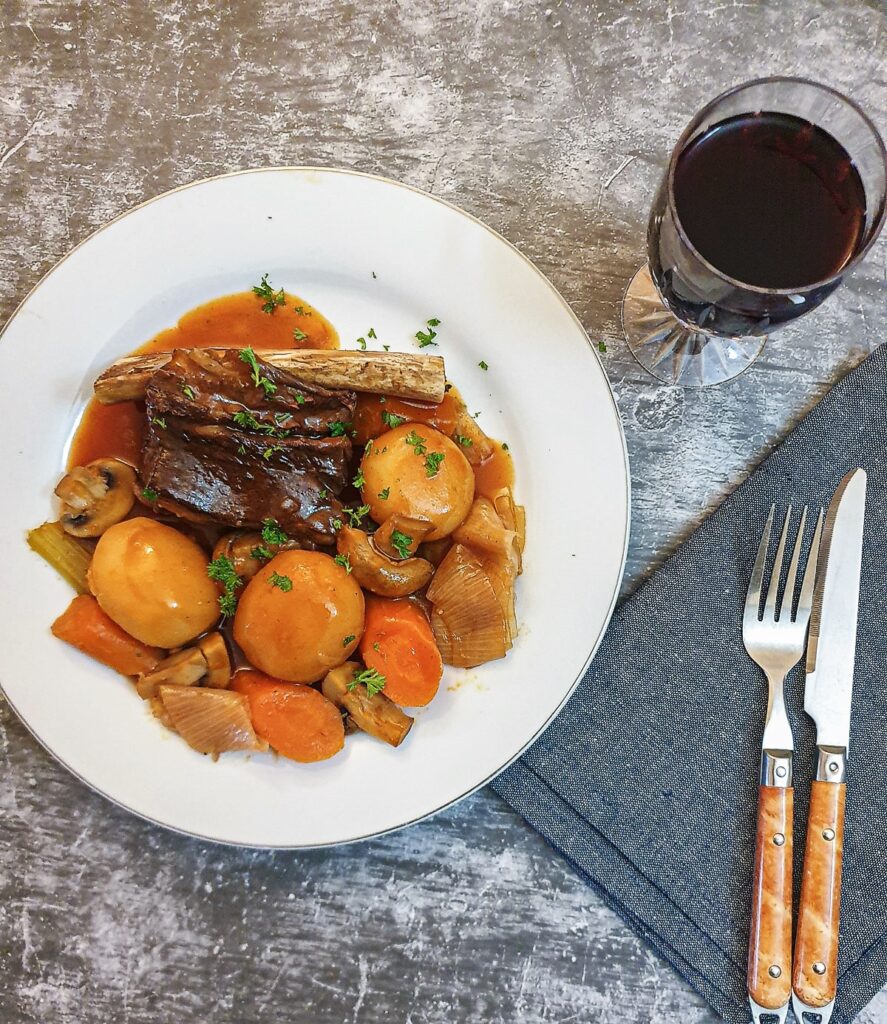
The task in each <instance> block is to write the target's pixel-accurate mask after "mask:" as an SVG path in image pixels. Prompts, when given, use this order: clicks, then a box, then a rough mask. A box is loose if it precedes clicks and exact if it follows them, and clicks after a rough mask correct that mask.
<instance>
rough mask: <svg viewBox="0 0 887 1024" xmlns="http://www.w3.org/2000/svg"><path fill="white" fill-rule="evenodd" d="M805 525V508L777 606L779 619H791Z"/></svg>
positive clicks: (805, 508) (805, 507)
mask: <svg viewBox="0 0 887 1024" xmlns="http://www.w3.org/2000/svg"><path fill="white" fill-rule="evenodd" d="M806 525H807V506H806V505H805V506H804V509H803V511H802V512H801V525H800V526H799V527H798V536H797V538H796V539H795V549H794V551H793V552H792V560H791V564H790V565H789V567H788V577H787V578H786V581H785V591H784V592H783V595H782V601H781V603H780V605H779V618H780V619H781V618H782V616H783V614H786V615H788V617H789V618H791V617H792V606H793V605H794V603H795V583H796V581H797V579H798V565H799V564H800V561H801V548H802V547H803V546H804V527H805V526H806Z"/></svg>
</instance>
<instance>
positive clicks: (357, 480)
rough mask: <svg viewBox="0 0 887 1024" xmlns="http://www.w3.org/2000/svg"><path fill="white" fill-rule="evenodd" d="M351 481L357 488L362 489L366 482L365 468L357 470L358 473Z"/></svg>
mask: <svg viewBox="0 0 887 1024" xmlns="http://www.w3.org/2000/svg"><path fill="white" fill-rule="evenodd" d="M351 483H352V484H353V485H354V486H355V487H356V488H357V489H358V490H360V489H361V487H363V485H364V484H365V483H366V478H365V477H364V475H363V470H362V469H359V470H358V471H357V473H356V474H355V476H354V479H353V480H352V481H351Z"/></svg>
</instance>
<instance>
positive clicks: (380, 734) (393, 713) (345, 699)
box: [320, 661, 413, 747]
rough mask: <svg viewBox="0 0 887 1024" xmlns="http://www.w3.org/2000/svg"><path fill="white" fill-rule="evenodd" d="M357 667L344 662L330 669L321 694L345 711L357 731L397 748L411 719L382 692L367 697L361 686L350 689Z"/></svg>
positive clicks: (363, 687) (352, 662) (358, 668)
mask: <svg viewBox="0 0 887 1024" xmlns="http://www.w3.org/2000/svg"><path fill="white" fill-rule="evenodd" d="M360 668H361V666H360V665H358V664H357V662H356V661H346V662H345V664H344V665H340V666H339V667H338V668H334V669H333V670H332V671H331V672H328V673H327V675H326V678H325V679H324V681H323V683H322V684H321V687H320V688H321V691H322V692H323V695H324V697H326V698H327V700H331V701H332V702H333V704H335V705H336V706H337V707H339V708H342V709H343V710H344V711H347V713H348V717H349V718H350V720H351V721H352V722H353V723H354V724H355V725H356V726H357V728H358V729H361V730H363V732H368V733H369V734H370V735H371V736H375V737H376V738H377V739H380V740H382V741H383V742H384V743H390V744H391V746H392V747H396V746H399V745H400V744H401V743H402V742H403V739H404V737H405V736H406V734H407V733H408V732H409V731H410V729H411V728H412V725H413V719H412V718H410V716H409V715H405V714H404V713H403V712H402V711H401V710H400V708H399V707H398V706H397V705H396V704H395V703H394V702H393V701H390V700H389V699H388V698H387V697H386V696H385V694H384V693H374V694H373V695H372V696H370V694H369V692H368V690H367V688H366V687H365V686H363V685H362V684H358V685H356V686H354V674H355V672H359V671H360ZM351 687H353V689H352V688H351Z"/></svg>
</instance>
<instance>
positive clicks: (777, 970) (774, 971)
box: [767, 964, 782, 978]
mask: <svg viewBox="0 0 887 1024" xmlns="http://www.w3.org/2000/svg"><path fill="white" fill-rule="evenodd" d="M767 973H768V974H769V975H770V977H771V978H778V977H779V976H780V975H781V974H782V968H781V967H780V966H779V965H778V964H773V966H772V967H771V968H770V970H769V971H767Z"/></svg>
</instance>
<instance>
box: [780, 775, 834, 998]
mask: <svg viewBox="0 0 887 1024" xmlns="http://www.w3.org/2000/svg"><path fill="white" fill-rule="evenodd" d="M845 793H846V786H845V784H844V783H843V782H825V781H822V780H817V781H814V782H813V783H812V789H811V791H810V813H809V816H808V820H807V845H806V848H805V851H804V875H803V878H802V879H801V908H800V912H799V915H798V937H797V940H796V943H795V969H794V977H793V979H792V988H793V989H794V992H795V995H796V996H797V997H798V999H800V1000H801V1002H802V1003H804V1004H805V1005H806V1006H810V1007H814V1008H817V1007H822V1006H826V1005H827V1004H828V1003H830V1002H831V1001H832V1000H833V999H834V998H835V994H836V992H837V987H838V930H839V924H840V911H841V861H842V857H843V851H844V797H845Z"/></svg>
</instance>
